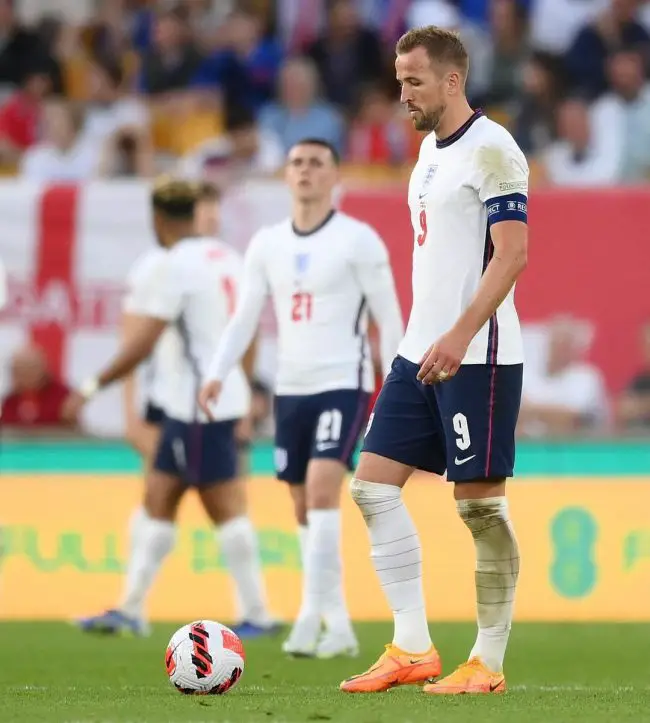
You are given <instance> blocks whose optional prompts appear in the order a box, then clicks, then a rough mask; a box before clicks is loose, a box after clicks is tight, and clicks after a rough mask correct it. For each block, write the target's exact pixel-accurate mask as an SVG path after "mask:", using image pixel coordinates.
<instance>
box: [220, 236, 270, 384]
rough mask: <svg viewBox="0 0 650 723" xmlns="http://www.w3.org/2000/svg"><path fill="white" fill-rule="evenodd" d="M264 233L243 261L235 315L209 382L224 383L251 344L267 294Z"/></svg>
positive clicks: (251, 244)
mask: <svg viewBox="0 0 650 723" xmlns="http://www.w3.org/2000/svg"><path fill="white" fill-rule="evenodd" d="M264 241H265V238H264V234H263V233H262V232H259V233H258V234H256V235H255V236H254V237H253V239H252V240H251V242H250V244H249V246H248V250H247V252H246V256H245V258H244V270H243V278H242V284H241V292H240V295H239V299H238V300H237V303H236V306H235V313H234V315H233V317H232V319H231V320H230V321H229V323H228V325H227V327H226V329H225V331H224V333H223V336H222V338H221V340H220V342H219V346H218V348H217V350H216V352H215V354H214V357H213V359H212V362H211V364H210V367H209V369H208V376H207V378H208V379H209V380H219V381H223V380H224V379H225V378H226V377H227V376H228V374H229V372H230V371H231V370H232V368H233V367H234V366H235V365H236V364H238V363H239V362H240V360H241V359H242V357H243V356H244V354H245V353H246V350H247V349H248V347H249V346H250V344H251V342H252V341H253V337H254V336H255V330H256V329H257V325H258V323H259V320H260V315H261V313H262V309H263V308H264V302H265V300H266V297H267V295H268V293H269V286H268V280H267V278H266V273H265V270H264V255H265V248H264Z"/></svg>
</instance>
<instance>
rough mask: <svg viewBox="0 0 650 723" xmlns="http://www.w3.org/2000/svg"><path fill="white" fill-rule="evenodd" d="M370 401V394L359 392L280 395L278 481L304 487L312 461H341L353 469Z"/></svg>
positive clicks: (277, 410)
mask: <svg viewBox="0 0 650 723" xmlns="http://www.w3.org/2000/svg"><path fill="white" fill-rule="evenodd" d="M369 401H370V395H369V394H368V393H367V392H364V391H362V390H359V389H336V390H332V391H327V392H321V393H320V394H304V395H296V396H293V395H277V396H276V397H275V403H274V415H275V469H276V475H277V477H278V479H280V480H283V481H284V482H288V483H289V484H303V483H304V481H305V477H306V475H307V465H308V464H309V460H310V459H338V460H340V461H341V462H343V463H344V464H345V465H347V467H348V469H353V468H354V467H353V462H354V453H355V451H356V447H357V442H358V441H359V437H360V436H361V432H362V430H363V426H364V424H365V423H366V420H367V418H368V404H369Z"/></svg>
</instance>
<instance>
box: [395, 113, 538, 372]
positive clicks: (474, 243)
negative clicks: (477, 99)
mask: <svg viewBox="0 0 650 723" xmlns="http://www.w3.org/2000/svg"><path fill="white" fill-rule="evenodd" d="M527 198H528V164H527V163H526V159H525V157H524V154H523V153H522V152H521V150H520V149H519V147H518V146H517V144H516V143H515V141H514V139H513V138H512V136H511V135H510V133H508V131H507V130H506V129H505V128H503V127H502V126H500V125H498V124H497V123H494V122H493V121H491V120H490V119H488V118H486V117H485V116H483V115H482V114H481V112H480V111H477V112H476V113H475V114H474V115H473V116H472V117H471V118H470V119H469V121H468V122H467V123H466V124H465V125H464V126H463V127H462V128H460V129H459V130H458V131H457V132H456V133H454V134H453V135H452V136H450V137H449V138H447V139H445V140H443V141H437V140H436V137H435V134H433V133H432V134H430V135H429V136H427V137H426V138H425V139H424V141H423V142H422V147H421V149H420V156H419V159H418V162H417V164H416V165H415V168H414V169H413V173H412V175H411V180H410V183H409V191H408V202H409V208H410V211H411V223H412V224H413V229H414V233H415V243H414V246H413V305H412V308H411V315H410V318H409V322H408V326H407V329H406V334H405V336H404V340H403V341H402V344H401V345H400V348H399V354H401V355H402V356H403V357H405V358H406V359H408V360H410V361H412V362H416V363H418V362H419V361H420V359H421V358H422V356H423V355H424V353H425V352H426V350H427V349H428V348H429V347H430V346H431V344H433V342H435V341H436V340H437V339H438V338H439V337H440V336H442V335H443V334H444V333H446V332H447V331H449V330H450V329H451V328H452V327H453V326H454V324H455V323H456V322H457V321H458V319H459V317H460V316H461V314H462V313H463V312H464V311H465V309H466V308H467V307H468V306H469V304H470V302H471V301H472V299H473V297H474V295H475V294H476V291H477V289H478V286H479V283H480V281H481V276H482V275H483V273H484V271H485V268H486V267H487V264H488V262H489V261H490V259H491V258H492V253H493V250H494V247H493V245H492V242H491V236H490V226H491V224H493V223H496V222H498V221H503V220H518V221H523V222H526V220H527ZM521 362H523V343H522V338H521V330H520V327H519V318H518V316H517V311H516V309H515V302H514V289H512V290H511V291H510V293H509V294H508V296H507V298H506V299H505V300H504V301H503V303H502V304H501V305H500V306H499V308H498V310H497V313H496V314H495V315H494V316H493V317H492V318H491V319H490V320H489V322H488V323H486V324H485V326H484V327H483V328H482V329H481V330H480V331H479V333H478V334H477V335H476V336H475V337H474V339H473V340H472V342H471V344H470V345H469V348H468V350H467V354H466V356H465V358H464V360H463V364H519V363H521Z"/></svg>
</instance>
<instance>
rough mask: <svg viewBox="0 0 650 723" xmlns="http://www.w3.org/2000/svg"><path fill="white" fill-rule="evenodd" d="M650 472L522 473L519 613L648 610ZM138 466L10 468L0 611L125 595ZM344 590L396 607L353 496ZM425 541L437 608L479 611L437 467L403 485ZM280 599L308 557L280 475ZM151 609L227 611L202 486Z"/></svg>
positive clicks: (618, 616)
mask: <svg viewBox="0 0 650 723" xmlns="http://www.w3.org/2000/svg"><path fill="white" fill-rule="evenodd" d="M649 482H650V480H648V479H641V478H639V479H633V478H632V479H631V478H628V479H626V480H625V481H621V480H617V479H594V480H587V479H584V478H576V479H566V478H564V479H562V480H561V481H557V480H555V481H552V480H532V481H531V480H527V481H525V482H518V483H513V484H512V485H511V489H510V493H509V497H510V504H511V510H512V517H513V520H514V521H515V525H516V528H517V534H518V537H519V542H520V547H521V553H522V571H521V579H520V587H519V591H518V597H517V608H516V614H517V618H518V619H520V620H650V606H649V605H648V604H647V600H648V590H649V589H650V517H649V516H648V510H649V509H650V483H649ZM140 492H141V483H140V481H139V480H138V479H136V478H135V477H129V476H117V477H107V476H98V477H82V476H65V477H59V476H56V475H47V476H41V477H38V476H15V477H3V478H2V479H1V480H0V501H1V502H0V505H1V507H0V520H1V522H2V524H3V538H4V548H5V549H4V559H3V565H2V573H1V585H0V617H2V618H14V619H16V618H21V619H31V618H41V619H68V618H72V617H76V616H78V615H83V614H88V613H93V612H97V611H100V610H102V609H104V608H106V607H107V606H111V605H114V604H115V603H116V601H117V600H118V598H119V595H120V590H121V582H122V574H123V572H124V568H125V562H126V550H127V544H128V540H127V536H126V526H127V520H128V517H129V515H130V512H131V510H132V509H133V508H134V507H135V505H136V504H137V503H138V502H139V499H140ZM344 497H345V500H344V541H343V545H344V555H345V558H344V563H345V575H346V590H347V596H348V600H349V605H350V609H351V612H352V615H353V617H354V618H356V619H366V620H377V619H384V618H386V617H387V616H388V611H387V608H386V604H385V602H384V598H383V596H382V593H381V590H380V588H379V585H378V583H377V580H376V578H375V574H374V571H373V569H372V566H371V564H370V561H369V547H368V538H367V533H366V530H365V526H364V524H363V520H362V519H361V516H360V514H359V513H358V511H357V510H356V508H355V507H354V505H353V503H351V501H350V500H349V498H348V496H347V495H344ZM405 497H406V501H407V504H408V506H409V508H410V510H411V512H412V514H413V517H414V519H415V521H416V524H417V526H418V529H419V531H420V534H421V537H422V542H423V548H424V575H425V588H426V596H427V605H428V612H429V617H430V618H431V619H432V620H471V619H473V618H474V589H473V585H474V576H473V569H474V548H473V543H472V540H471V537H470V535H469V532H468V531H467V530H466V529H465V527H464V525H463V524H462V522H461V521H460V520H459V519H458V517H457V515H456V511H455V505H454V501H453V496H452V487H451V486H450V485H447V484H443V483H441V482H440V481H437V480H436V479H435V478H431V477H421V478H418V479H415V480H413V481H412V482H411V483H410V484H409V486H408V489H407V491H406V494H405ZM250 504H251V514H252V517H253V520H254V522H255V524H256V525H257V527H258V529H259V531H260V541H261V548H262V557H263V564H264V570H265V576H266V581H267V585H268V589H269V597H270V601H271V605H272V607H273V611H274V612H275V613H276V614H277V615H278V616H280V617H282V618H284V619H286V620H290V619H292V618H293V616H294V615H295V613H296V611H297V609H298V603H299V596H300V558H299V551H298V543H297V539H296V536H295V523H294V521H293V518H292V505H291V503H290V500H289V496H288V493H287V491H286V489H284V488H283V486H282V485H280V484H279V483H277V482H275V481H274V480H272V479H265V478H259V479H256V480H254V481H252V482H251V483H250ZM149 612H150V614H151V617H152V619H158V620H191V619H195V618H198V617H208V616H209V617H212V618H216V619H221V620H224V621H227V620H232V619H233V615H234V610H233V605H232V590H231V586H230V582H229V578H228V576H227V574H226V573H225V570H224V566H223V561H222V559H221V558H220V555H219V551H218V549H217V546H216V543H215V540H214V535H213V533H212V531H211V530H210V527H209V525H208V524H207V522H206V519H205V516H204V515H203V513H202V510H201V508H200V505H199V504H198V502H197V500H196V498H195V497H194V495H188V497H187V499H186V500H185V502H184V504H183V507H182V511H181V516H180V525H179V535H178V543H177V546H176V549H175V551H174V553H173V554H172V555H171V556H170V558H169V560H168V561H167V563H166V565H165V567H164V569H163V571H162V574H161V576H160V578H159V580H158V581H157V582H156V585H155V588H154V591H153V594H152V597H151V601H150V605H149Z"/></svg>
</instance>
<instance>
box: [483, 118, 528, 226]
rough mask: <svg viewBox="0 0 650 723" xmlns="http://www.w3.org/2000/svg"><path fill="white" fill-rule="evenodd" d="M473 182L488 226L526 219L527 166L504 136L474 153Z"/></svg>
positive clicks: (523, 158)
mask: <svg viewBox="0 0 650 723" xmlns="http://www.w3.org/2000/svg"><path fill="white" fill-rule="evenodd" d="M473 161H474V172H475V177H474V183H475V187H476V190H477V192H478V196H479V199H480V200H481V201H482V202H483V203H484V204H485V205H486V207H487V218H488V224H489V225H490V226H491V225H493V224H495V223H498V222H499V221H522V222H524V223H526V221H527V216H528V208H527V204H528V163H527V162H526V157H525V156H524V154H523V153H522V151H521V149H520V148H519V147H518V146H517V144H516V143H515V142H514V140H513V139H512V137H511V136H510V135H509V134H507V133H505V132H504V133H503V134H499V135H498V136H496V134H495V137H494V138H490V139H489V140H486V141H485V142H484V143H483V144H481V145H480V146H479V147H478V148H477V149H476V151H475V153H474V159H473Z"/></svg>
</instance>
